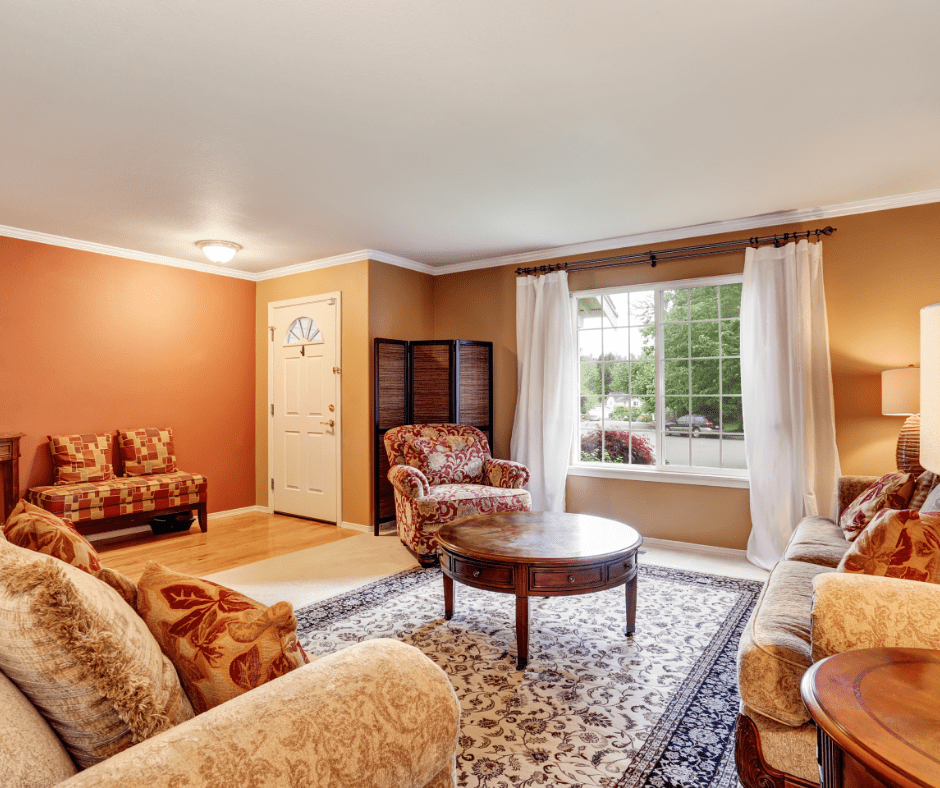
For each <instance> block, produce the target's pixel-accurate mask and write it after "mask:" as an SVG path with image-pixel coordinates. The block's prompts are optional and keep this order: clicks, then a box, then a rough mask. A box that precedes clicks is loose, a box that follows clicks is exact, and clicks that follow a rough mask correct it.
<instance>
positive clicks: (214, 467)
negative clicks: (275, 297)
mask: <svg viewBox="0 0 940 788" xmlns="http://www.w3.org/2000/svg"><path fill="white" fill-rule="evenodd" d="M0 282H2V286H0V432H14V431H15V432H25V433H26V435H25V437H24V438H23V439H22V441H21V450H22V453H23V457H22V460H21V462H20V486H21V489H23V490H25V489H27V488H29V487H33V486H36V485H41V484H51V483H52V460H51V457H50V455H49V448H48V440H47V435H49V434H70V433H82V432H111V433H114V432H115V431H116V430H117V429H120V428H129V427H131V428H132V427H164V426H169V427H172V428H173V436H174V442H175V446H176V452H177V457H178V462H179V467H180V468H181V469H183V470H187V471H196V472H199V473H203V474H205V475H206V476H207V477H208V478H209V511H210V512H216V511H224V510H228V509H238V508H241V507H244V506H251V505H253V504H254V499H255V493H254V475H255V471H254V467H255V466H254V454H255V434H254V429H255V421H254V415H253V411H254V397H255V369H254V353H255V348H254V340H253V337H252V326H251V319H250V315H251V313H252V310H253V308H254V300H255V284H254V282H247V281H244V280H240V279H233V278H230V277H224V276H214V275H212V274H204V273H199V272H197V271H188V270H185V269H182V268H172V267H170V266H165V265H155V264H153V263H143V262H140V261H138V260H127V259H124V258H118V257H111V256H107V255H101V254H93V253H91V252H83V251H77V250H75V249H66V248H63V247H58V246H49V245H46V244H40V243H34V242H31V241H21V240H17V239H13V238H4V237H0Z"/></svg>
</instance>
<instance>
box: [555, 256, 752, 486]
mask: <svg viewBox="0 0 940 788" xmlns="http://www.w3.org/2000/svg"><path fill="white" fill-rule="evenodd" d="M743 281H744V275H743V274H725V275H722V276H706V277H699V278H696V279H674V280H671V281H668V282H646V283H643V284H636V285H626V286H619V287H603V288H597V289H594V290H581V291H576V292H572V293H571V294H570V295H571V321H572V325H573V327H574V331H575V335H577V330H578V299H579V298H587V297H590V296H601V297H602V296H605V295H611V294H615V293H616V294H619V293H631V292H638V291H643V292H648V291H650V290H652V291H654V297H655V315H656V335H655V346H656V354H655V355H656V359H655V362H656V366H655V369H656V372H655V376H656V443H657V446H658V447H661V446H663V442H662V441H663V437H664V427H665V419H664V418H663V415H664V414H663V395H662V391H663V386H664V385H665V363H664V361H665V360H664V358H663V353H664V350H663V325H664V323H663V312H662V307H663V302H662V292H663V290H676V289H684V288H692V287H713V286H716V285H729V284H741V283H742V282H743ZM576 363H577V365H578V366H577V368H576V369H575V370H573V374H575V375H576V378H575V379H576V381H578V383H577V384H576V385H575V386H574V389H575V397H574V401H573V402H572V408H573V409H574V411H575V415H576V418H575V436H574V440H573V441H572V442H571V457H570V461H569V466H568V475H569V476H591V477H596V478H608V479H635V480H643V481H650V482H666V483H674V484H700V485H706V486H712V487H748V486H749V483H748V472H747V469H746V468H709V467H703V466H676V465H666V464H664V463H663V462H662V457H661V456H660V452H661V449H657V456H656V465H645V466H644V465H620V464H618V463H603V462H584V461H583V460H582V459H581V408H580V399H581V385H580V373H581V355H580V352H579V353H578V359H577V362H576ZM602 418H603V417H602ZM602 424H603V421H602ZM602 429H603V427H602ZM690 439H691V434H690Z"/></svg>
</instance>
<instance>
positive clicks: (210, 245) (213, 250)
mask: <svg viewBox="0 0 940 788" xmlns="http://www.w3.org/2000/svg"><path fill="white" fill-rule="evenodd" d="M196 246H198V247H199V248H200V249H202V253H203V254H204V255H205V256H206V257H208V258H209V260H211V261H212V262H213V263H220V264H221V263H227V262H228V261H229V260H231V259H232V258H233V257H234V256H235V252H237V251H238V250H239V249H241V248H242V247H241V245H240V244H236V243H232V242H231V241H196Z"/></svg>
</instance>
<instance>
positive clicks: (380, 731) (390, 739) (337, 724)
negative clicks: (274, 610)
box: [0, 640, 460, 788]
mask: <svg viewBox="0 0 940 788" xmlns="http://www.w3.org/2000/svg"><path fill="white" fill-rule="evenodd" d="M0 708H2V709H3V714H2V715H0V785H2V786H4V788H46V786H51V785H61V786H62V788H92V786H94V788H112V787H113V788H163V787H164V786H165V788H171V787H172V788H220V787H221V786H225V788H239V787H240V786H244V788H248V787H249V786H251V788H267V787H270V788H274V787H275V786H278V788H281V787H282V786H311V787H313V786H318V787H319V786H324V787H325V786H331V788H333V787H335V788H340V787H342V788H345V787H346V786H348V787H349V788H352V787H353V786H357V788H358V787H361V786H376V788H378V787H381V788H420V787H421V786H426V787H427V788H453V786H455V785H456V752H457V736H458V733H459V726H460V707H459V704H458V702H457V699H456V696H455V694H454V690H453V688H452V687H451V685H450V682H449V681H448V679H447V677H446V676H445V675H444V672H443V671H442V670H441V669H440V668H438V667H437V666H436V665H435V664H434V663H433V662H431V660H429V659H428V658H427V657H425V656H424V655H423V654H422V653H421V652H420V651H418V650H417V649H416V648H413V647H412V646H408V645H405V644H403V643H399V642H397V641H393V640H370V641H366V642H364V643H360V644H357V645H354V646H350V647H349V648H347V649H343V650H342V651H339V652H337V653H335V654H331V655H329V656H326V657H323V658H322V659H317V660H315V661H314V662H312V663H311V664H309V665H306V666H304V667H302V668H300V669H298V670H295V671H293V672H291V673H288V674H287V675H285V676H282V677H280V678H278V679H275V680H273V681H270V682H268V683H267V684H263V685H262V686H260V687H258V688H256V689H253V690H251V691H250V692H248V693H246V694H244V695H240V696H239V697H237V698H234V699H233V700H230V701H228V702H226V703H223V704H221V705H220V706H216V707H215V708H213V709H210V710H209V711H207V712H205V713H203V714H200V715H199V716H198V717H195V718H193V719H191V720H188V721H187V722H183V723H181V724H179V725H177V726H175V727H173V728H170V729H169V730H167V731H164V732H163V733H160V734H158V735H156V736H154V737H153V738H150V739H147V740H145V741H143V742H141V743H139V744H136V745H134V746H132V747H130V748H129V749H126V750H124V751H123V752H120V753H118V754H117V755H114V756H112V757H111V758H109V759H108V760H105V761H102V762H101V763H98V764H96V765H94V766H92V767H90V768H88V769H86V770H84V771H81V772H79V771H77V769H76V767H75V765H74V763H73V762H72V760H71V758H70V757H69V754H68V752H66V750H65V748H64V747H63V745H62V743H61V741H60V740H59V739H58V738H57V737H56V735H55V733H54V732H53V730H52V728H50V726H49V724H48V723H47V722H46V720H45V719H44V718H43V717H42V716H41V715H40V714H39V712H38V711H37V710H36V709H35V707H34V706H33V705H32V704H31V703H30V702H29V700H28V699H27V698H26V696H25V695H23V694H22V693H21V692H20V691H19V690H18V689H17V688H16V686H15V685H14V684H13V683H12V682H11V681H10V680H9V679H7V678H6V676H4V675H3V674H2V673H0Z"/></svg>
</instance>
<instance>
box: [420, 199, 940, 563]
mask: <svg viewBox="0 0 940 788" xmlns="http://www.w3.org/2000/svg"><path fill="white" fill-rule="evenodd" d="M828 223H830V224H832V225H834V226H835V227H837V228H838V232H836V233H835V234H834V235H832V236H830V237H829V238H826V239H824V241H823V247H824V267H825V278H826V301H827V307H828V311H829V326H830V347H831V352H832V371H833V388H834V396H835V406H836V433H837V436H836V437H837V441H838V444H839V452H840V455H841V459H842V470H843V472H844V473H860V474H880V473H885V472H887V471H889V470H891V469H893V467H894V446H895V443H896V441H897V435H898V432H899V430H900V427H901V424H902V422H903V419H901V418H896V417H887V416H882V415H881V389H880V373H881V371H882V370H883V369H889V368H891V367H898V366H906V365H907V364H912V363H913V364H917V363H919V327H918V326H919V322H918V320H919V316H918V311H919V309H920V308H921V307H923V306H926V305H927V304H931V303H934V302H937V301H940V257H938V253H937V249H940V205H937V204H935V205H926V206H919V207H913V208H903V209H897V210H892V211H882V212H878V213H869V214H861V215H858V216H847V217H841V218H838V219H832V220H830V221H829V222H828ZM826 224H827V222H825V221H820V222H808V223H803V224H794V225H786V226H780V227H776V228H764V229H761V230H759V231H754V232H753V233H752V234H759V235H769V234H772V233H774V232H779V233H782V232H793V231H795V230H804V229H811V228H814V227H822V226H825V225H826ZM743 236H746V234H745V233H731V234H725V235H720V236H705V237H701V238H691V239H684V240H681V241H676V242H672V243H666V244H659V245H656V246H652V247H643V248H642V249H639V248H635V249H623V250H611V251H610V253H609V254H617V253H626V252H637V251H647V249H650V248H651V249H654V250H655V249H662V248H669V247H674V246H686V245H693V244H698V243H711V242H716V241H722V240H729V239H734V238H741V237H743ZM607 254H608V253H604V256H607ZM597 256H600V255H591V257H597ZM584 257H586V256H582V257H581V258H575V257H572V258H567V259H568V260H572V261H573V260H576V259H584ZM545 262H549V263H551V262H560V260H547V261H545ZM538 264H540V263H530V264H529V265H538ZM743 267H744V255H743V253H736V254H731V255H725V256H721V257H711V258H701V259H698V260H686V261H677V262H667V263H662V264H661V265H659V266H657V267H656V268H655V269H654V268H650V267H649V266H631V267H625V268H609V269H604V270H599V271H593V272H580V273H579V272H572V273H571V275H570V278H569V285H570V288H571V290H572V291H581V290H589V289H593V288H595V287H606V286H615V285H628V284H639V283H644V282H653V281H663V280H673V279H690V278H695V277H699V276H710V275H718V274H723V273H736V272H740V271H742V270H743ZM515 279H516V277H515V275H514V274H513V267H510V266H507V267H503V268H496V269H487V270H482V271H470V272H465V273H458V274H451V275H447V276H442V277H437V278H436V279H435V288H434V296H435V334H436V335H437V336H438V337H444V336H450V335H451V334H453V333H455V332H456V333H459V334H460V335H462V336H466V337H467V338H474V339H492V340H493V341H494V342H495V343H497V346H496V347H497V349H496V362H497V364H496V374H495V377H496V396H495V410H496V414H495V415H496V421H497V440H496V447H495V448H496V453H497V455H498V456H503V457H505V456H508V451H509V439H510V436H511V430H512V418H513V413H514V410H515V398H516V347H515ZM567 492H568V508H569V510H570V511H579V512H590V513H593V514H599V515H608V516H611V517H619V518H622V519H624V520H627V521H628V522H631V523H632V524H634V525H636V526H637V527H639V529H640V531H641V532H642V533H644V534H646V535H647V536H651V537H656V538H662V539H674V540H677V541H688V542H695V543H700V544H710V545H715V546H719V547H732V548H738V549H743V548H744V547H745V546H746V544H747V536H748V534H749V532H750V513H749V506H748V494H747V490H741V489H734V488H721V487H705V486H697V485H677V484H663V483H652V482H638V481H632V480H620V479H593V478H587V477H571V478H569V480H568V486H567Z"/></svg>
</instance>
